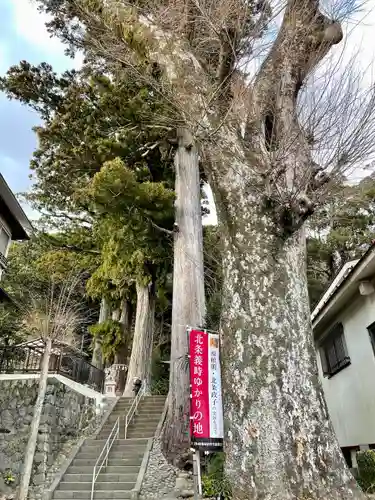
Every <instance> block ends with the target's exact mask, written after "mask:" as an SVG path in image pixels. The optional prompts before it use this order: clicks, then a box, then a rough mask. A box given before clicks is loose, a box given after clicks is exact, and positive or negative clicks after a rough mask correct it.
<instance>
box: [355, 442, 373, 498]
mask: <svg viewBox="0 0 375 500" xmlns="http://www.w3.org/2000/svg"><path fill="white" fill-rule="evenodd" d="M357 464H358V474H359V478H358V483H359V485H360V486H361V488H362V489H363V490H364V491H366V492H367V493H373V492H374V491H375V451H374V450H365V451H360V452H358V453H357Z"/></svg>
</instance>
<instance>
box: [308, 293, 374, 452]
mask: <svg viewBox="0 0 375 500" xmlns="http://www.w3.org/2000/svg"><path fill="white" fill-rule="evenodd" d="M339 322H341V323H342V324H343V327H344V335H345V341H346V345H347V349H348V355H349V356H350V360H351V365H349V366H347V367H346V368H344V369H343V370H342V371H340V372H338V373H336V374H335V375H334V376H333V377H332V378H327V377H323V372H322V365H321V359H320V353H319V350H318V351H317V352H318V368H319V375H320V377H321V380H322V384H323V389H324V394H325V398H326V401H327V405H328V410H329V414H330V416H331V419H332V423H333V426H334V429H335V432H336V435H337V438H338V440H339V443H340V446H341V447H346V446H357V445H365V444H371V443H375V356H374V352H373V349H372V345H371V341H370V337H369V334H368V330H367V327H368V326H369V325H370V324H371V323H373V322H375V294H372V295H370V296H367V297H363V296H359V297H358V298H357V299H356V300H355V301H354V302H353V303H352V304H351V305H350V306H349V307H348V308H346V310H345V311H343V312H342V313H341V315H339V316H337V318H336V321H335V323H339ZM332 326H333V325H332ZM328 331H329V329H327V332H328Z"/></svg>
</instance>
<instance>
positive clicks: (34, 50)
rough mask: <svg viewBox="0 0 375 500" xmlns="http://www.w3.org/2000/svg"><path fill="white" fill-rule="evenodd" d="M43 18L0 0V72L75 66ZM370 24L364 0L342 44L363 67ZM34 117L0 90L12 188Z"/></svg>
mask: <svg viewBox="0 0 375 500" xmlns="http://www.w3.org/2000/svg"><path fill="white" fill-rule="evenodd" d="M44 22H45V18H44V16H42V15H41V14H40V13H39V12H38V11H37V9H36V7H35V5H33V2H32V0H0V74H4V73H5V72H6V70H7V68H8V67H9V66H10V65H12V64H17V63H18V62H19V61H20V60H21V59H26V60H27V61H29V62H31V63H33V64H38V63H40V62H42V61H46V62H48V63H50V64H52V65H53V67H54V68H55V70H56V71H63V70H65V69H68V68H71V67H73V66H74V61H72V60H71V59H69V58H67V57H66V56H65V55H64V48H63V46H62V44H61V43H60V42H59V41H58V40H54V39H51V38H50V37H49V35H48V33H47V31H46V29H45V26H44ZM374 30H375V0H368V2H367V4H366V6H365V10H364V11H363V12H361V13H357V14H356V15H355V16H354V17H352V18H351V19H350V21H349V24H347V25H346V26H345V31H346V32H347V33H348V34H349V35H350V36H349V37H348V41H347V43H346V45H345V50H346V51H347V53H348V55H349V54H351V53H352V52H353V51H354V50H357V48H358V47H360V60H361V64H362V65H363V68H366V67H368V66H369V65H370V64H371V61H372V60H373V58H374V51H375V49H374V48H372V38H373V36H374V35H373V34H374ZM38 123H40V120H39V117H38V115H37V114H36V113H35V112H33V111H30V110H29V109H28V108H27V107H25V106H21V105H20V104H18V103H17V102H16V101H8V100H7V99H6V98H5V96H4V95H2V94H0V172H1V173H2V174H3V175H4V177H5V179H6V180H7V182H8V183H9V185H10V187H11V189H13V191H15V192H16V193H17V192H21V191H26V190H28V189H29V188H30V185H31V181H30V180H29V161H30V158H31V155H32V152H33V150H34V149H35V147H36V141H35V136H34V133H33V131H32V130H31V129H32V127H33V126H34V125H37V124H38Z"/></svg>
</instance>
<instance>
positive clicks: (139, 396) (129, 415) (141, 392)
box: [125, 382, 146, 439]
mask: <svg viewBox="0 0 375 500" xmlns="http://www.w3.org/2000/svg"><path fill="white" fill-rule="evenodd" d="M145 390H146V384H145V383H144V382H142V385H141V388H140V389H139V392H138V394H137V395H136V397H135V398H134V401H133V403H132V405H131V407H130V409H129V411H128V413H127V414H126V416H125V439H126V436H127V434H128V427H129V424H130V422H131V419H132V418H133V416H134V413H135V412H136V411H137V408H138V405H139V403H140V401H141V399H142V397H143V396H144V394H145Z"/></svg>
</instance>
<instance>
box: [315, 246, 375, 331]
mask: <svg viewBox="0 0 375 500" xmlns="http://www.w3.org/2000/svg"><path fill="white" fill-rule="evenodd" d="M374 275H375V245H372V246H371V247H370V248H369V249H368V250H367V252H366V253H365V254H364V255H363V256H362V257H361V259H359V260H358V262H357V263H356V264H355V265H354V266H353V267H352V269H351V270H350V271H349V272H348V274H347V275H346V276H345V277H344V278H343V280H342V281H341V282H339V284H338V285H337V287H336V288H334V289H333V290H332V293H331V294H330V295H328V297H327V298H326V300H325V301H323V302H322V301H321V302H320V303H319V304H318V306H317V307H316V308H315V309H314V311H313V312H312V314H311V320H312V325H313V330H314V333H315V334H316V333H319V331H320V330H321V329H322V328H324V327H325V326H326V325H328V324H329V323H331V322H332V321H334V318H335V315H336V314H337V313H338V312H339V311H340V310H342V309H343V308H344V307H345V306H347V305H348V303H349V302H350V301H351V300H353V299H354V298H355V296H356V295H357V294H358V286H359V283H360V282H361V281H364V280H372V279H373V277H374Z"/></svg>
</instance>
